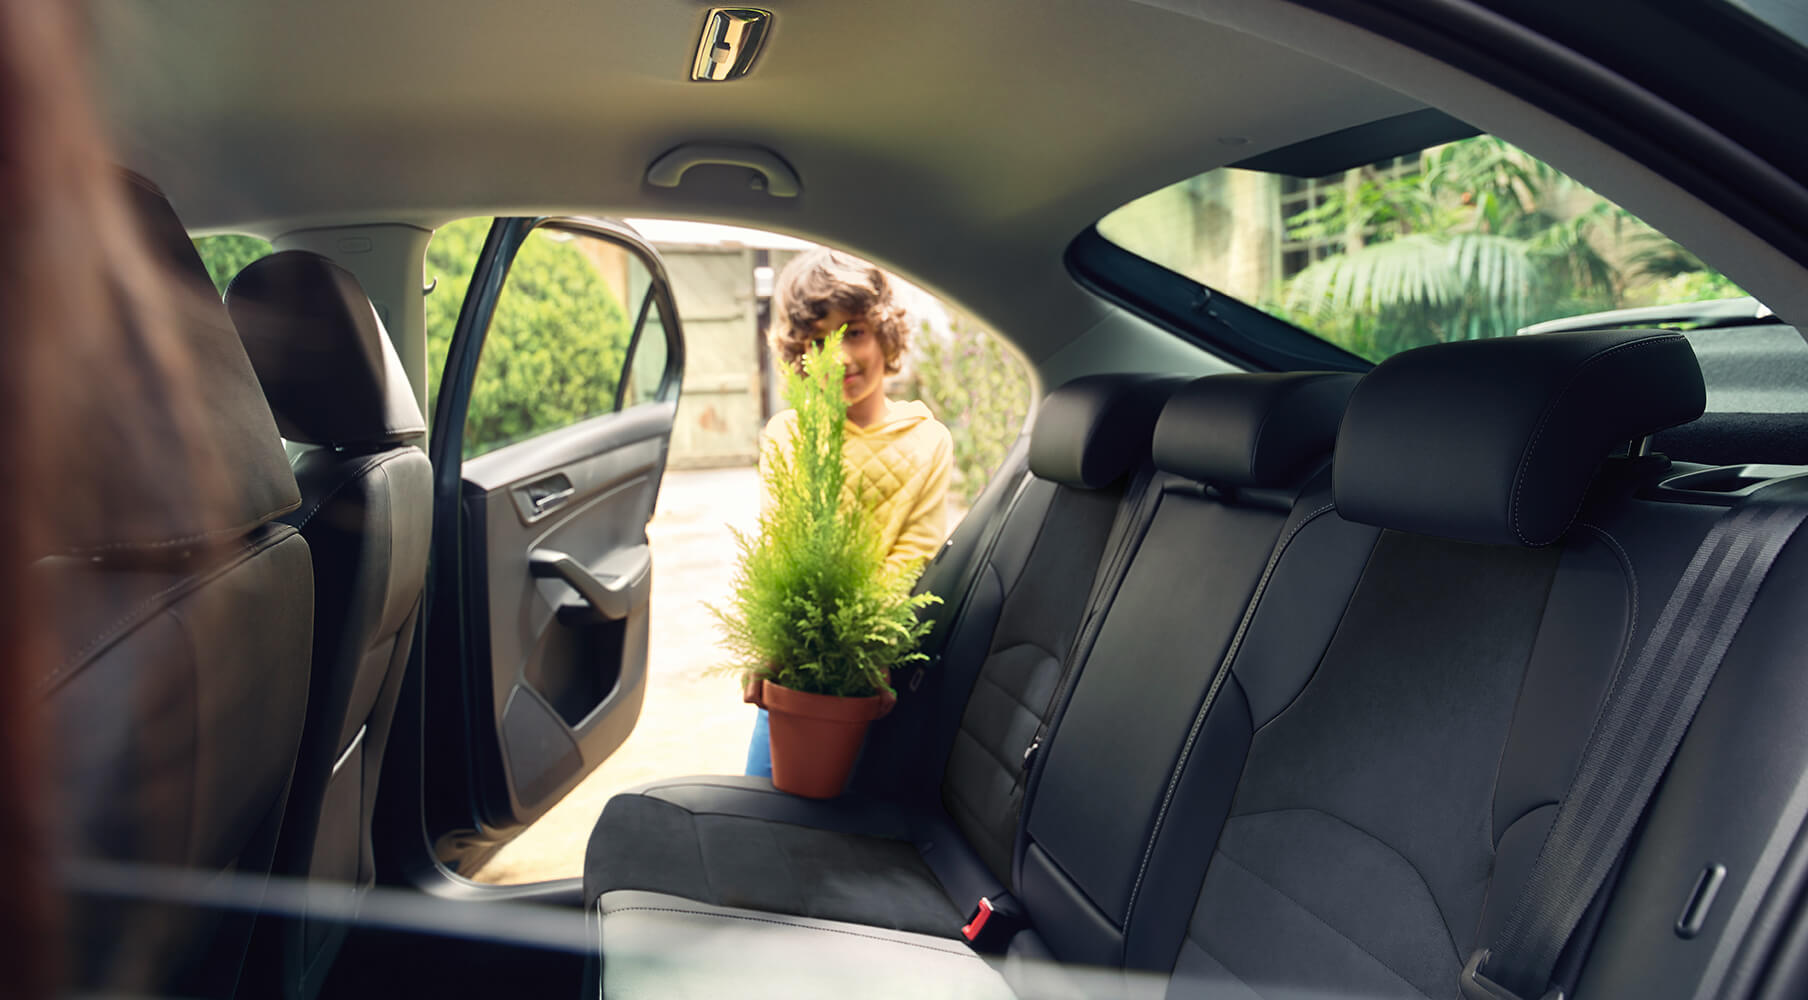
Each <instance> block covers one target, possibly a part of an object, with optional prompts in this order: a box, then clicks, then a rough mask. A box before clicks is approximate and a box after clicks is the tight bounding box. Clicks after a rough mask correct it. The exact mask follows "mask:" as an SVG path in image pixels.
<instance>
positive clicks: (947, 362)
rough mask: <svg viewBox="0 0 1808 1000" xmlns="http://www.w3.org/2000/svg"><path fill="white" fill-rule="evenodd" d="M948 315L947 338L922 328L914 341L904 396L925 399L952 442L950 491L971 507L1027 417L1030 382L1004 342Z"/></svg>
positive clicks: (924, 327) (925, 327)
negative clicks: (952, 439) (948, 335)
mask: <svg viewBox="0 0 1808 1000" xmlns="http://www.w3.org/2000/svg"><path fill="white" fill-rule="evenodd" d="M965 326H966V324H964V323H962V322H961V321H960V320H959V319H958V318H957V317H954V316H950V317H949V324H948V328H949V332H950V334H951V336H950V337H949V338H947V339H943V338H940V337H937V336H935V335H934V334H933V333H931V332H930V329H929V325H928V324H927V323H925V324H924V325H923V328H922V331H921V333H920V334H919V335H918V336H917V337H915V338H914V339H913V340H912V341H911V345H910V348H911V355H912V357H911V377H910V380H909V382H908V383H907V385H906V386H905V394H906V395H909V396H912V397H914V398H916V399H920V400H922V401H923V403H924V404H925V405H927V406H928V407H929V410H930V412H932V413H934V414H935V418H936V419H937V420H940V421H941V422H942V423H943V424H944V425H946V426H947V428H948V433H949V434H950V435H951V436H952V437H953V438H954V474H953V475H952V476H951V477H950V479H951V482H950V483H949V485H948V491H949V493H950V494H952V496H953V498H954V500H955V501H956V502H957V503H959V505H960V506H961V507H963V508H966V507H971V506H972V505H973V501H974V499H975V498H976V497H978V496H979V493H980V491H981V490H983V489H985V488H986V481H987V480H988V479H990V478H991V476H992V473H993V472H994V471H995V470H997V468H998V466H999V465H1000V464H1002V463H1003V462H1004V456H1005V453H1006V452H1008V451H1010V450H1011V443H1012V442H1013V441H1015V440H1016V439H1017V435H1018V434H1020V433H1021V432H1022V430H1023V422H1024V419H1025V418H1026V417H1027V416H1028V415H1029V407H1030V379H1029V375H1028V374H1027V373H1026V372H1025V371H1024V370H1023V365H1022V364H1021V363H1020V362H1018V360H1017V359H1016V358H1015V357H1013V356H1012V355H1011V353H1010V352H1009V351H1007V350H1005V347H1004V344H1003V343H1002V342H1001V341H1000V340H999V339H998V338H997V337H996V336H993V335H992V334H991V333H989V332H987V331H984V330H968V329H965Z"/></svg>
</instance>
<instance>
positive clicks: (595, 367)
mask: <svg viewBox="0 0 1808 1000" xmlns="http://www.w3.org/2000/svg"><path fill="white" fill-rule="evenodd" d="M489 226H490V220H489V219H463V220H460V221H458V222H454V223H451V224H449V225H446V226H443V227H441V228H440V229H439V230H438V231H437V232H435V233H434V235H433V242H432V243H430V244H428V246H427V274H428V275H430V276H432V277H434V278H437V279H438V282H439V284H438V285H437V286H436V287H435V288H434V290H433V292H432V294H430V295H428V296H427V302H426V311H427V367H428V371H430V372H432V373H433V374H432V376H431V377H432V378H433V380H434V381H433V385H432V386H431V388H430V391H429V396H430V397H437V395H438V379H439V373H441V372H443V371H444V370H445V366H446V352H447V348H448V347H449V346H450V344H451V340H452V328H453V326H454V325H455V324H456V323H457V321H458V310H459V307H460V306H461V305H462V304H463V302H464V298H465V292H466V290H467V289H469V287H470V284H471V272H472V271H473V270H474V269H475V267H476V263H477V255H478V252H479V251H480V250H481V249H482V248H483V240H484V236H485V234H486V233H488V231H489ZM559 235H560V234H555V233H552V232H549V231H547V230H544V229H540V230H535V231H534V232H532V233H530V234H529V235H528V237H527V239H526V241H525V242H524V243H523V244H522V245H521V249H520V252H519V253H517V254H516V255H515V260H514V262H513V263H512V264H511V265H510V266H509V272H508V278H507V280H506V281H505V282H504V284H503V288H502V296H501V298H500V299H499V300H498V301H497V303H496V313H495V316H494V317H493V318H492V319H491V321H490V329H489V333H488V334H487V335H486V336H485V337H484V344H483V356H482V358H481V359H480V360H479V361H478V364H477V380H476V383H475V384H474V385H473V386H472V389H471V409H470V413H469V414H468V415H467V417H466V418H465V431H464V454H465V457H466V458H470V457H472V456H475V455H481V454H483V453H484V452H487V451H493V450H494V449H496V448H500V447H502V446H504V445H507V444H512V443H514V442H516V441H521V440H525V439H527V438H530V437H533V436H534V435H536V434H542V433H545V432H546V431H550V430H555V429H557V428H560V427H565V426H568V425H570V424H574V423H577V422H578V421H580V420H583V419H586V418H588V417H593V416H597V415H600V414H604V413H608V412H610V411H611V410H613V409H614V408H615V391H616V386H617V385H618V383H619V381H620V379H621V373H622V366H623V362H624V361H625V360H626V357H627V351H628V337H629V335H630V333H631V332H632V330H631V324H632V319H631V318H630V317H628V315H627V313H626V312H625V311H624V310H623V309H622V306H621V304H620V302H618V301H617V300H616V297H615V295H614V293H612V292H611V291H610V290H609V287H608V285H607V284H606V283H605V282H604V281H603V279H602V278H601V277H600V276H599V275H598V273H597V270H596V267H594V266H593V265H592V264H591V262H590V261H589V260H588V259H587V258H586V257H585V254H584V250H583V246H584V240H583V237H572V238H570V239H561V238H558V237H559ZM429 405H430V406H431V405H432V401H431V399H430V400H429Z"/></svg>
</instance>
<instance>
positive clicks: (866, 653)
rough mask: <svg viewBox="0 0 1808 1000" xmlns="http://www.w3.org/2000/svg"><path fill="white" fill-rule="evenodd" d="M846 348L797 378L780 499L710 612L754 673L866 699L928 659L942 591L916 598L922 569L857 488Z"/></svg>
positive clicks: (817, 355) (814, 356)
mask: <svg viewBox="0 0 1808 1000" xmlns="http://www.w3.org/2000/svg"><path fill="white" fill-rule="evenodd" d="M840 347H841V331H836V333H835V334H834V335H832V336H830V337H829V338H828V341H827V342H826V343H825V344H824V345H823V346H822V348H820V349H819V350H812V351H810V352H808V353H807V354H806V355H805V356H804V374H803V375H801V376H800V375H795V374H793V375H790V376H789V377H788V378H787V379H786V382H785V398H786V399H787V400H788V401H789V402H790V403H791V405H792V406H793V407H795V408H796V409H797V422H796V424H795V425H794V426H795V433H794V436H793V439H792V440H791V442H790V446H789V447H785V446H783V445H779V446H776V447H772V448H771V450H770V452H768V455H767V461H766V468H765V487H766V492H767V495H768V496H769V497H770V498H771V499H770V503H769V504H768V506H767V509H766V511H765V512H764V513H763V514H762V515H761V516H760V523H759V529H758V530H757V531H756V532H755V533H754V534H753V535H744V534H742V533H740V532H736V533H735V542H736V544H737V546H738V547H739V549H740V554H741V558H740V563H739V565H738V566H737V567H736V570H735V577H734V593H733V595H732V596H731V597H730V599H729V603H728V607H727V608H726V609H723V608H717V607H714V606H711V607H710V611H711V612H712V613H713V614H714V615H715V616H716V619H717V621H718V622H720V623H721V626H722V632H723V635H724V643H723V645H724V646H725V647H726V648H727V649H728V650H729V651H730V652H731V653H732V654H734V655H735V656H736V657H737V658H738V659H739V661H740V662H739V663H738V664H735V665H734V668H738V669H740V670H741V671H742V672H743V674H744V675H745V676H746V677H747V678H748V679H752V678H755V677H758V678H761V679H764V680H768V681H771V682H773V683H775V684H778V685H780V686H781V687H787V688H790V689H791V690H793V691H801V692H804V693H807V694H827V695H840V696H844V697H856V698H857V697H865V696H869V695H875V694H878V693H880V692H881V691H889V690H891V672H892V671H893V670H894V669H896V668H897V667H900V666H903V665H904V664H907V663H914V662H918V661H921V660H925V659H927V657H925V656H924V655H923V654H922V653H919V652H918V651H917V644H918V643H919V642H920V641H921V639H922V637H923V635H924V634H925V633H926V632H928V631H929V628H930V624H931V623H930V622H928V621H919V620H918V619H917V615H916V611H917V610H918V609H920V608H923V607H927V606H929V605H931V604H935V603H938V599H937V598H936V597H934V596H933V595H930V594H918V595H916V596H912V595H911V593H910V588H911V586H912V584H913V583H914V581H915V579H916V575H917V569H918V567H916V566H899V567H887V566H886V565H885V559H884V553H883V552H882V551H881V549H880V545H879V531H878V529H877V527H876V526H875V525H874V524H873V519H872V515H871V513H870V512H869V511H868V508H867V505H866V503H864V502H862V499H861V498H858V497H853V496H851V495H849V494H850V491H849V487H848V474H847V465H846V463H845V462H844V460H843V458H842V443H843V441H844V439H845V437H846V418H847V401H846V400H844V399H843V398H842V396H841V377H842V375H843V374H844V372H845V370H846V369H845V368H844V367H843V365H842V364H841V361H840V353H841V352H840Z"/></svg>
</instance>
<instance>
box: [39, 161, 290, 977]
mask: <svg viewBox="0 0 1808 1000" xmlns="http://www.w3.org/2000/svg"><path fill="white" fill-rule="evenodd" d="M129 180H130V183H129V185H128V187H129V198H130V203H131V205H132V207H133V209H134V210H135V215H136V216H137V219H138V222H139V225H140V227H141V229H142V231H143V236H144V237H145V241H146V243H147V245H148V247H149V248H150V249H151V250H152V251H153V253H154V256H155V263H157V264H160V265H162V268H161V271H160V273H159V276H160V277H161V278H162V279H163V280H162V282H161V288H160V289H159V290H160V291H162V292H165V293H167V295H168V297H169V304H170V306H171V309H170V310H169V315H170V316H171V317H172V320H171V323H172V328H171V329H170V331H169V332H170V333H172V334H174V335H177V336H179V337H180V338H181V342H182V343H181V348H182V349H181V350H180V351H177V352H175V353H176V354H177V355H178V357H177V358H176V359H175V363H174V364H172V365H170V369H171V376H172V377H171V379H170V381H169V383H168V384H159V385H156V386H154V393H153V395H152V397H151V400H153V402H152V403H151V404H150V405H141V406H127V405H124V404H117V403H116V404H115V405H112V406H108V405H107V401H106V400H104V399H99V400H94V401H83V402H81V403H78V404H76V406H75V410H76V413H77V416H75V417H74V418H73V419H74V421H75V423H76V425H77V426H75V427H74V428H73V429H72V430H73V433H72V434H71V435H70V440H71V441H73V442H75V443H76V444H77V445H78V447H79V449H80V453H79V454H77V455H74V456H70V457H69V459H68V461H67V462H66V463H65V466H66V469H67V471H65V472H64V473H63V475H62V479H63V480H64V481H63V482H60V483H59V484H58V485H59V487H60V488H61V489H63V490H64V491H65V492H66V493H67V494H68V495H69V496H70V497H71V498H72V503H71V505H70V508H69V509H70V510H72V511H75V512H77V513H76V514H75V515H74V516H68V515H66V516H63V517H61V518H59V519H57V520H56V521H55V522H54V523H52V524H51V525H49V526H48V531H49V532H50V537H48V538H47V539H46V542H48V544H49V549H48V551H49V552H50V553H51V554H50V555H48V556H46V557H45V558H43V559H41V560H39V561H38V563H37V564H36V565H35V566H34V573H35V574H36V575H37V578H38V581H39V582H40V583H41V585H42V586H43V587H44V589H45V592H46V593H47V594H48V595H49V597H50V599H49V600H48V601H46V602H45V604H46V606H47V607H48V608H50V609H51V613H52V625H53V627H54V628H55V629H56V630H57V632H58V634H59V637H60V638H61V640H62V645H61V651H62V653H63V656H62V658H61V660H60V662H58V665H57V667H56V668H55V669H54V670H53V671H52V672H51V674H50V675H49V676H48V677H47V678H45V680H44V681H43V691H44V696H45V699H46V707H47V709H48V711H49V714H50V716H51V720H50V737H51V740H52V742H51V746H50V749H51V754H52V756H51V767H52V774H53V775H54V780H55V786H54V790H55V794H56V796H57V799H56V802H55V803H54V805H53V807H52V810H53V811H52V815H54V816H55V817H56V819H57V821H58V823H59V826H60V828H61V830H62V834H63V837H62V846H63V849H64V852H65V853H66V855H67V857H68V861H67V865H68V868H67V871H68V873H69V886H70V889H71V893H70V896H69V913H68V922H69V925H70V932H71V941H70V947H69V952H68V956H67V957H68V962H69V966H70V971H69V974H68V980H69V986H70V987H71V989H72V991H74V992H90V991H91V992H97V993H99V992H108V993H113V992H117V993H122V994H123V993H131V994H147V995H152V994H154V995H159V996H161V995H180V996H221V995H225V994H227V993H230V992H231V990H232V988H233V983H234V980H235V979H236V977H237V974H238V970H239V966H240V964H241V963H242V961H243V958H244V953H245V944H246V941H247V939H248V937H249V929H250V924H251V914H252V913H254V912H255V910H256V907H257V905H258V902H259V901H260V899H261V894H262V891H263V884H264V878H265V876H266V875H267V872H268V870H269V865H270V861H271V857H272V853H273V851H274V848H275V843H276V835H277V831H278V828H279V824H280V822H281V818H282V809H283V805H284V802H285V799H286V797H287V794H288V788H289V775H290V771H291V769H292V767H293V765H294V760H295V751H296V748H297V746H298V745H299V743H300V738H301V728H302V719H303V715H304V710H305V706H306V702H307V690H308V681H307V669H308V658H309V639H310V635H311V631H312V627H313V625H312V623H313V599H314V588H313V569H312V564H311V562H310V560H309V557H308V548H307V543H306V542H305V541H303V539H302V538H301V536H300V534H299V533H297V532H296V531H295V529H294V528H292V527H290V526H288V525H286V524H282V523H279V522H278V521H277V520H276V519H277V518H278V517H279V516H280V515H282V514H284V513H287V512H288V511H291V510H293V509H295V507H296V506H297V505H298V504H299V503H300V499H301V498H300V495H299V493H298V492H297V490H296V486H295V479H294V476H293V474H292V473H291V472H290V470H289V466H288V461H287V459H286V457H285V456H284V454H283V449H282V442H281V440H280V439H279V438H278V436H277V432H276V425H275V423H274V422H273V421H272V419H271V415H270V409H269V407H268V406H267V405H266V404H265V402H264V398H263V394H262V393H261V392H259V391H258V385H257V379H256V377H255V376H254V375H253V373H252V371H251V365H250V363H249V362H248V361H247V360H246V357H245V352H244V349H243V348H242V347H241V346H240V344H239V339H238V336H237V334H236V332H235V331H234V330H233V329H232V326H231V324H230V323H229V322H228V320H227V317H226V312H225V309H224V308H223V307H222V306H221V304H220V300H219V295H218V294H217V293H216V292H215V291H214V288H213V284H212V282H211V281H210V280H209V278H208V276H207V271H206V269H205V268H204V267H203V265H202V263H201V259H200V257H199V255H198V254H197V253H196V252H195V249H194V245H193V244H192V243H191V242H190V241H189V238H188V234H187V232H186V231H185V230H184V229H183V227H182V224H181V222H180V221H178V220H177V218H176V215H175V213H174V212H173V211H172V210H171V208H170V206H169V203H168V202H166V201H165V200H164V198H163V196H162V194H161V193H159V192H158V191H157V189H156V188H155V187H153V186H151V185H150V183H149V182H147V181H144V180H142V179H141V178H137V177H132V178H130V179H129ZM141 320H142V317H139V316H127V317H123V321H125V322H139V321H141ZM72 360H73V359H72ZM109 363H113V364H117V365H120V366H136V367H135V368H134V369H133V371H135V372H139V373H142V372H144V371H154V370H155V369H154V368H152V367H151V366H150V365H149V363H148V362H147V360H146V359H145V358H142V357H133V358H119V359H114V360H112V361H111V362H109ZM115 376H117V377H115ZM129 377H132V375H130V374H128V373H126V372H124V371H121V372H115V373H113V375H109V376H107V378H104V379H101V380H99V381H98V383H97V384H101V385H105V384H112V383H115V382H119V381H120V380H122V379H125V378H129ZM137 377H140V378H146V379H149V380H151V381H152V382H156V381H157V379H158V376H155V375H143V374H138V375H137ZM109 380H110V381H109ZM100 395H104V393H101V394H100ZM178 398H180V399H182V400H183V407H182V408H183V409H186V410H187V415H186V417H178V416H176V415H175V414H176V413H177V412H178V408H177V407H174V406H169V407H160V406H158V405H156V404H155V402H154V401H155V400H158V399H163V400H173V399H178ZM130 449H138V450H139V452H141V453H142V452H143V451H146V450H152V451H156V452H157V453H155V454H152V455H148V456H146V455H143V454H133V453H132V452H131V450H130ZM177 477H186V481H183V480H181V479H177ZM179 497H186V498H187V502H179V501H178V499H177V498H179ZM154 889H155V890H158V891H162V892H164V902H162V903H158V902H156V901H154V900H152V899H151V897H150V895H149V893H150V892H151V891H152V890H154ZM193 890H205V891H207V892H210V893H212V892H217V891H222V890H224V891H226V892H229V893H231V894H232V896H233V902H232V903H231V904H230V905H228V906H224V907H222V906H219V905H195V904H192V903H183V902H180V901H173V900H179V899H181V898H192V891H193Z"/></svg>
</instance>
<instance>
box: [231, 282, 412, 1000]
mask: <svg viewBox="0 0 1808 1000" xmlns="http://www.w3.org/2000/svg"><path fill="white" fill-rule="evenodd" d="M226 307H227V310H228V311H229V312H230V313H231V315H232V319H233V322H234V323H235V324H236V325H237V326H238V329H239V335H240V336H241V337H242V338H243V339H244V342H245V349H246V351H247V352H248V353H249V354H250V356H251V364H252V366H253V367H254V368H256V369H257V375H258V378H259V379H260V380H261V381H262V383H263V387H264V393H265V395H266V397H267V398H268V399H269V400H270V405H271V408H272V409H273V410H274V411H275V413H276V423H277V426H278V428H280V429H281V431H282V434H283V437H285V438H287V439H288V440H290V441H293V442H297V443H300V444H305V445H309V446H311V447H310V448H309V449H308V450H307V451H305V452H303V453H302V454H301V455H300V456H299V457H297V458H296V460H295V477H296V479H297V480H298V481H299V482H300V484H301V495H302V505H301V508H300V509H299V510H297V511H296V512H295V513H294V514H292V515H290V516H289V517H288V521H289V523H291V524H293V525H294V526H295V527H296V528H298V529H300V531H301V533H302V535H303V536H304V537H306V538H307V540H308V545H309V547H310V548H311V549H312V551H313V554H314V587H315V604H314V607H315V628H314V637H315V638H314V667H313V684H312V687H311V689H310V691H309V694H308V719H307V727H306V730H305V734H304V735H303V737H302V749H301V756H300V758H299V760H298V761H297V764H296V768H295V785H294V791H293V792H292V793H291V796H290V804H289V811H288V818H287V819H285V820H284V824H283V835H282V842H281V846H280V848H279V851H278V855H277V863H276V870H277V872H278V873H279V874H287V875H297V876H306V877H308V878H309V879H311V880H315V881H316V882H327V883H337V884H346V885H352V886H357V887H359V888H363V887H367V886H369V885H370V884H371V883H372V881H373V878H374V868H373V865H372V861H371V837H370V823H371V814H372V811H373V809H374V807H375V803H376V793H377V775H378V773H379V771H380V769H381V765H382V760H383V748H384V745H385V744H386V742H387V741H388V738H389V727H390V722H391V720H392V719H393V718H394V715H395V706H396V696H397V693H398V691H399V690H400V687H401V681H402V671H403V666H404V664H406V663H407V660H408V652H409V648H410V645H411V640H412V639H413V635H414V622H415V616H416V613H417V611H418V609H419V608H420V603H421V590H422V587H423V585H424V584H425V581H426V576H427V549H428V543H429V541H430V540H431V537H432V528H433V518H432V502H433V470H432V466H431V465H430V464H429V463H428V461H427V456H426V453H425V452H423V451H422V450H421V449H420V448H419V447H418V446H417V443H418V442H419V441H420V439H421V438H422V436H423V435H424V434H425V433H426V422H425V421H424V420H423V419H422V418H421V411H420V408H419V407H418V406H417V405H416V403H415V399H414V391H413V389H412V388H411V387H410V386H409V383H408V377H407V375H406V374H405V373H404V372H403V370H402V365H401V361H400V360H399V358H398V357H397V356H396V352H395V348H394V347H393V346H391V344H390V342H389V337H388V335H387V334H386V333H385V332H384V330H383V325H382V323H381V322H380V321H379V320H378V318H377V314H376V310H375V309H373V308H372V307H371V303H370V300H369V299H368V298H366V297H365V294H364V290H363V288H362V287H360V286H359V284H358V280H357V279H356V278H355V277H353V276H352V274H351V272H349V271H347V270H345V269H344V268H342V267H340V266H338V265H337V264H334V263H333V262H332V261H330V260H328V259H327V258H325V257H322V256H320V255H318V254H313V253H308V252H306V251H300V250H286V251H283V252H282V253H278V254H273V255H271V256H269V257H265V258H263V259H262V260H259V261H256V262H254V263H252V264H250V265H249V266H247V267H246V268H245V269H244V270H243V271H241V272H240V273H239V275H238V277H237V278H235V279H233V282H232V285H231V287H230V288H228V289H227V292H226ZM315 888H316V890H317V891H318V890H319V888H320V887H319V886H318V885H317V886H316V887H315ZM344 932H345V925H344V924H343V923H328V922H324V921H313V922H309V921H307V920H305V919H303V920H301V921H296V922H291V923H289V924H287V925H285V926H283V927H282V929H281V930H280V931H277V932H275V933H276V936H277V937H279V938H280V939H281V941H280V947H281V949H282V957H281V960H280V961H279V962H274V963H272V964H273V965H274V966H276V967H279V968H280V969H281V970H282V971H281V975H282V979H283V983H282V987H283V992H284V993H285V994H286V995H289V996H311V995H312V994H313V993H314V992H316V991H317V990H318V988H319V984H320V980H321V979H322V978H323V976H324V974H325V972H326V970H327V968H328V967H329V966H330V965H331V960H332V957H333V955H334V954H335V953H336V951H337V949H338V944H339V941H340V940H341V939H342V938H343V936H344Z"/></svg>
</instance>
